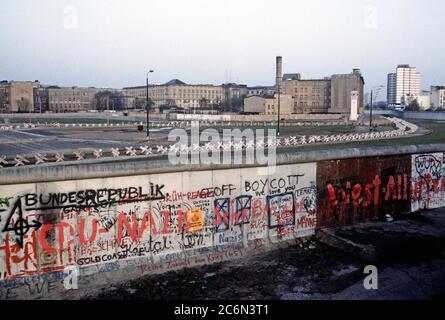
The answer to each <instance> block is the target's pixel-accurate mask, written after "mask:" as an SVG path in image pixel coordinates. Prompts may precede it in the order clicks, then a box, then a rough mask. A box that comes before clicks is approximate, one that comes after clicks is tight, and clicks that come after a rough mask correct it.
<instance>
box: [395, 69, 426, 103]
mask: <svg viewBox="0 0 445 320" xmlns="http://www.w3.org/2000/svg"><path fill="white" fill-rule="evenodd" d="M420 90H421V75H420V73H419V72H418V71H417V70H416V68H415V67H411V66H410V65H409V64H400V65H398V66H397V69H396V72H395V73H390V74H389V75H388V106H389V107H390V108H394V109H400V110H402V109H404V108H405V107H406V106H407V105H408V104H409V103H410V102H411V101H413V100H415V99H418V98H419V95H420Z"/></svg>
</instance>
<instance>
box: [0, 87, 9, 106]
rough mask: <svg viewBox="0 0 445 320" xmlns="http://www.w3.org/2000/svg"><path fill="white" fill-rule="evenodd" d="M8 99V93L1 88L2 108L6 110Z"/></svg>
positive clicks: (0, 101)
mask: <svg viewBox="0 0 445 320" xmlns="http://www.w3.org/2000/svg"><path fill="white" fill-rule="evenodd" d="M7 101H8V95H7V94H6V92H5V91H4V90H1V88H0V110H1V111H5V110H6V103H7Z"/></svg>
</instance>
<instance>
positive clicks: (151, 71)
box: [145, 70, 154, 140]
mask: <svg viewBox="0 0 445 320" xmlns="http://www.w3.org/2000/svg"><path fill="white" fill-rule="evenodd" d="M153 72H154V71H153V70H150V71H148V72H147V77H146V84H147V105H146V106H145V107H146V109H147V140H148V139H150V128H149V125H150V116H149V114H150V110H149V109H150V106H149V105H148V99H149V97H148V75H149V74H150V73H153Z"/></svg>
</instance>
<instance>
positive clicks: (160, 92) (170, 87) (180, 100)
mask: <svg viewBox="0 0 445 320" xmlns="http://www.w3.org/2000/svg"><path fill="white" fill-rule="evenodd" d="M123 93H124V96H125V98H126V99H127V101H128V100H131V99H133V101H136V100H141V101H145V99H146V96H147V87H146V86H139V87H128V88H124V89H123ZM148 96H149V97H150V99H151V100H152V101H153V102H154V106H153V107H154V108H158V109H159V108H161V107H166V106H167V107H179V108H182V109H186V110H190V109H204V108H206V107H209V106H217V105H218V106H219V105H223V104H224V103H225V101H226V100H225V99H226V89H225V88H224V86H215V85H210V84H186V83H184V82H182V81H181V80H178V79H173V80H171V81H169V82H167V83H165V84H162V85H150V86H149V87H148ZM131 107H135V105H134V104H133V105H130V106H129V109H131Z"/></svg>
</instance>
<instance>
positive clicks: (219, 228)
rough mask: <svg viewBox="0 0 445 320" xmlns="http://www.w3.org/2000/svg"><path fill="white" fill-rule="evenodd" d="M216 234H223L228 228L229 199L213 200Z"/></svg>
mask: <svg viewBox="0 0 445 320" xmlns="http://www.w3.org/2000/svg"><path fill="white" fill-rule="evenodd" d="M214 224H215V226H216V232H217V233H219V232H224V231H226V230H228V229H229V226H230V198H224V199H216V200H215V222H214Z"/></svg>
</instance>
